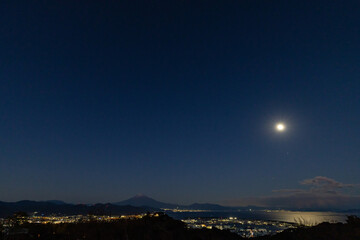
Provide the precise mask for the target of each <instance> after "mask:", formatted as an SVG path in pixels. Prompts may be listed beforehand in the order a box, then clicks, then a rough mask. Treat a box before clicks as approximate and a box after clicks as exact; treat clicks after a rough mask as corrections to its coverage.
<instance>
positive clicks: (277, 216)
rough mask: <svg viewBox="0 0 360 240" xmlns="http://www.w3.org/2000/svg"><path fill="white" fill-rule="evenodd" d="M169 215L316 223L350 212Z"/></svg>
mask: <svg viewBox="0 0 360 240" xmlns="http://www.w3.org/2000/svg"><path fill="white" fill-rule="evenodd" d="M166 214H168V215H169V216H171V217H173V218H175V219H178V220H183V219H189V218H229V217H236V218H238V219H244V220H270V221H281V222H289V223H301V224H305V225H316V224H319V223H322V222H331V223H333V222H345V220H346V216H347V215H350V214H343V213H336V212H297V211H282V210H281V211H273V210H271V211H236V212H220V211H219V212H167V213H166Z"/></svg>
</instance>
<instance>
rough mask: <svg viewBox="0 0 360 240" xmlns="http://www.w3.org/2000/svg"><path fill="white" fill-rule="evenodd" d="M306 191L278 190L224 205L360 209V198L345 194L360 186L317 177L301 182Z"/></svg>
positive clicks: (226, 202)
mask: <svg viewBox="0 0 360 240" xmlns="http://www.w3.org/2000/svg"><path fill="white" fill-rule="evenodd" d="M300 184H301V185H303V186H306V187H308V188H306V189H276V190H273V191H272V192H273V195H270V196H261V197H252V198H241V199H237V200H230V201H224V202H223V204H227V205H230V206H250V205H252V206H261V207H279V208H297V209H301V208H303V209H304V208H306V209H327V208H338V209H347V208H359V207H360V196H359V195H354V194H353V195H351V194H346V193H344V192H345V191H346V189H348V188H357V187H359V184H345V183H341V182H338V181H336V180H334V179H331V178H328V177H323V176H317V177H314V178H311V179H305V180H302V181H300Z"/></svg>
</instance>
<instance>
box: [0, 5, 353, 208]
mask: <svg viewBox="0 0 360 240" xmlns="http://www.w3.org/2000/svg"><path fill="white" fill-rule="evenodd" d="M359 12H360V2H359V1H355V0H354V1H288V0H286V1H285V0H284V1H276V2H274V1H267V0H264V1H256V0H236V1H107V3H105V1H10V0H9V1H1V3H0V133H1V134H0V189H1V191H0V200H4V201H13V200H20V199H34V200H44V199H61V200H65V201H69V202H108V201H110V202H111V201H119V200H122V199H125V198H128V197H130V196H132V195H134V194H136V193H144V194H147V195H150V196H152V197H154V198H157V199H159V200H162V201H167V202H179V203H190V202H194V201H207V202H219V201H223V200H233V199H240V198H243V197H260V196H267V195H269V194H272V190H276V189H292V188H298V185H299V181H302V180H304V179H309V178H313V177H315V176H325V177H328V178H331V179H336V180H337V181H339V182H344V183H360V174H359V171H360V24H359V23H360V14H359ZM277 121H283V122H285V123H286V124H287V127H288V129H287V131H286V132H284V133H282V134H279V133H276V132H275V131H274V130H273V125H274V124H275V123H276V122H277ZM358 193H359V192H358V191H357V192H356V191H355V193H353V194H358Z"/></svg>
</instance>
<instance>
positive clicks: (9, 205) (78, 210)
mask: <svg viewBox="0 0 360 240" xmlns="http://www.w3.org/2000/svg"><path fill="white" fill-rule="evenodd" d="M157 210H159V209H155V208H151V207H135V206H129V205H125V206H119V205H114V204H110V203H107V204H101V203H97V204H94V205H85V204H68V203H64V202H62V201H56V200H52V201H43V202H37V201H28V200H25V201H19V202H0V218H4V217H8V216H11V215H13V214H14V213H16V212H26V213H28V214H32V213H34V212H38V214H39V215H40V214H44V215H51V214H60V215H78V214H81V215H87V214H94V215H126V214H140V213H146V212H153V211H157Z"/></svg>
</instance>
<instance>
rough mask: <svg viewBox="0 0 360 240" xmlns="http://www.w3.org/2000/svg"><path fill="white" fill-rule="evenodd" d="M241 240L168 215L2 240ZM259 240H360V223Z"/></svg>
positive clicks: (22, 228) (12, 234) (36, 230)
mask: <svg viewBox="0 0 360 240" xmlns="http://www.w3.org/2000/svg"><path fill="white" fill-rule="evenodd" d="M27 239H39V240H41V239H43V240H48V239H53V240H77V239H89V240H105V239H106V240H241V239H244V238H242V237H240V236H238V235H236V234H235V233H231V232H229V231H224V230H217V229H188V228H186V226H185V224H184V223H183V222H181V221H177V220H174V219H172V218H170V217H168V216H167V215H160V216H159V217H150V216H147V217H143V218H141V219H133V220H129V219H127V220H125V219H124V220H118V221H114V222H108V223H106V222H85V223H76V224H75V223H73V224H71V223H68V224H27V223H25V224H22V225H19V226H18V227H15V228H13V229H10V231H8V232H6V231H4V232H2V234H1V236H0V240H27ZM253 239H257V240H360V219H359V218H357V217H349V219H348V222H347V223H345V224H342V223H336V224H330V223H322V224H319V225H317V226H314V227H299V228H297V229H288V230H285V231H283V232H281V233H279V234H276V235H274V236H265V237H258V238H253Z"/></svg>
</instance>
